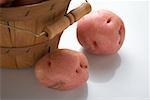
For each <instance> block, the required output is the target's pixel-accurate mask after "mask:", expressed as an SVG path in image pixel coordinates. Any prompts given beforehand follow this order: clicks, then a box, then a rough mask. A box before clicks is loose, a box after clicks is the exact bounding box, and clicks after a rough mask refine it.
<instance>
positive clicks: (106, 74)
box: [82, 49, 121, 82]
mask: <svg viewBox="0 0 150 100" xmlns="http://www.w3.org/2000/svg"><path fill="white" fill-rule="evenodd" d="M82 52H83V53H84V54H85V56H86V57H87V59H88V61H89V65H90V67H89V73H90V81H93V82H108V81H110V80H111V79H112V78H113V76H114V75H115V72H116V70H117V69H118V68H119V66H120V64H121V58H120V56H119V54H118V53H116V54H114V55H107V56H104V55H103V56H101V55H93V54H90V53H89V52H87V51H86V50H85V49H82Z"/></svg>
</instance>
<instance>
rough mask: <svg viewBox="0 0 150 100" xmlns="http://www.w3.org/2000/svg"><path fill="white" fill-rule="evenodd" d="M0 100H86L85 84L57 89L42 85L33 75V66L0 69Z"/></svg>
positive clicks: (86, 89) (86, 88) (86, 90)
mask: <svg viewBox="0 0 150 100" xmlns="http://www.w3.org/2000/svg"><path fill="white" fill-rule="evenodd" d="M0 72H1V73H0V74H1V81H0V90H1V93H0V95H1V100H70V99H71V100H86V99H87V95H88V87H87V84H84V85H83V86H82V87H79V88H76V89H72V90H66V91H58V90H54V89H50V88H47V87H44V86H42V85H41V84H40V83H39V82H38V81H37V80H36V78H35V76H34V69H33V68H26V69H0Z"/></svg>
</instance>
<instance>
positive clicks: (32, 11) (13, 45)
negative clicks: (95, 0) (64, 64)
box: [0, 0, 91, 68]
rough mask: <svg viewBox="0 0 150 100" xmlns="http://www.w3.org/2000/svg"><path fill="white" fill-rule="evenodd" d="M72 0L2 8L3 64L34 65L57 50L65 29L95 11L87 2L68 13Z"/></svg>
mask: <svg viewBox="0 0 150 100" xmlns="http://www.w3.org/2000/svg"><path fill="white" fill-rule="evenodd" d="M70 1H71V0H48V1H44V2H42V3H38V4H33V5H26V6H20V7H9V8H0V67H2V68H25V67H32V66H33V65H34V64H35V63H36V61H37V60H39V59H40V58H41V57H42V56H43V55H44V54H45V53H48V52H50V53H51V52H53V51H54V50H55V49H57V47H58V43H59V39H60V36H61V33H62V32H63V30H64V29H66V28H67V27H68V26H70V25H71V24H73V23H74V22H75V21H77V20H79V19H80V18H81V17H82V16H84V15H85V14H87V13H89V12H90V11H91V6H90V4H88V3H84V4H82V5H81V6H80V7H78V8H76V9H74V10H72V11H71V12H70V13H68V14H66V12H67V9H68V6H69V3H70Z"/></svg>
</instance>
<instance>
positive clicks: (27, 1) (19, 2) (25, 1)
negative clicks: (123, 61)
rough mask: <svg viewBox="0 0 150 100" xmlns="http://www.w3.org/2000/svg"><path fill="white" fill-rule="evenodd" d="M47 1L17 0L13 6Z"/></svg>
mask: <svg viewBox="0 0 150 100" xmlns="http://www.w3.org/2000/svg"><path fill="white" fill-rule="evenodd" d="M42 1H45V0H15V1H14V2H13V6H23V5H30V4H36V3H39V2H42Z"/></svg>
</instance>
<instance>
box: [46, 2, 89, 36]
mask: <svg viewBox="0 0 150 100" xmlns="http://www.w3.org/2000/svg"><path fill="white" fill-rule="evenodd" d="M90 11H91V5H90V4H89V3H83V4H82V5H81V6H79V7H78V8H76V9H74V10H72V11H70V12H69V13H68V14H67V15H65V16H63V17H62V18H60V19H58V20H57V21H56V22H55V23H53V24H50V25H47V26H46V28H45V29H44V31H45V32H46V33H47V34H48V37H49V39H52V38H53V37H55V36H56V35H57V34H59V33H61V32H63V31H64V30H65V29H66V28H67V27H69V26H70V25H72V24H73V23H74V22H76V21H78V20H79V19H80V18H81V17H83V16H84V15H86V14H88V13H89V12H90Z"/></svg>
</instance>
